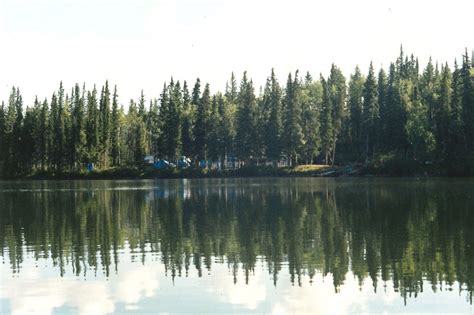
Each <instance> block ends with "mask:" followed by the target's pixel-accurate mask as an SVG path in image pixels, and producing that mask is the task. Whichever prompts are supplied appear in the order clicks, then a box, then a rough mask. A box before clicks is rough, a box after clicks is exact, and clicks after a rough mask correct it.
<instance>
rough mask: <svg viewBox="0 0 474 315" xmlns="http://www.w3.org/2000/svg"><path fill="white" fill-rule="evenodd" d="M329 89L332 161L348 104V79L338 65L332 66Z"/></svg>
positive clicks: (328, 82)
mask: <svg viewBox="0 0 474 315" xmlns="http://www.w3.org/2000/svg"><path fill="white" fill-rule="evenodd" d="M327 84H328V89H329V98H330V100H331V103H330V104H331V106H332V111H331V112H332V128H333V133H334V134H333V139H332V148H331V153H332V157H331V161H332V163H334V162H335V160H336V144H337V141H338V138H339V135H340V133H341V131H342V122H343V121H344V118H345V116H346V111H345V104H346V93H347V91H346V79H345V77H344V75H343V74H342V72H341V70H340V69H339V68H338V67H336V65H334V64H333V65H332V66H331V72H330V75H329V78H328V80H327Z"/></svg>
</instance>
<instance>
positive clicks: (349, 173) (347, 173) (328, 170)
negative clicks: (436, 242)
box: [0, 165, 472, 181]
mask: <svg viewBox="0 0 474 315" xmlns="http://www.w3.org/2000/svg"><path fill="white" fill-rule="evenodd" d="M469 176H472V174H470V173H469V172H467V173H465V174H449V173H448V172H446V171H444V172H443V171H441V169H440V168H438V167H436V168H434V167H420V168H417V169H402V170H400V169H389V170H387V169H375V168H372V167H366V166H360V165H359V166H354V165H345V166H329V165H299V166H296V167H273V166H247V167H241V168H238V169H223V170H217V169H200V168H183V169H177V168H173V169H162V170H156V169H152V168H150V167H143V168H137V167H129V168H128V167H121V168H109V169H105V170H99V171H92V172H85V171H67V172H61V173H57V172H50V171H43V172H37V173H34V174H31V175H26V176H16V177H5V178H4V177H0V179H1V180H7V181H8V180H103V179H109V180H112V179H116V180H121V179H174V178H189V179H191V178H237V177H275V178H276V177H469Z"/></svg>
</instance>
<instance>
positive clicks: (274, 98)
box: [263, 69, 283, 162]
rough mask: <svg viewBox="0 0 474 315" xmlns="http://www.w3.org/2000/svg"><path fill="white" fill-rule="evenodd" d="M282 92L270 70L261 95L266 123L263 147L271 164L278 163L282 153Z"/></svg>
mask: <svg viewBox="0 0 474 315" xmlns="http://www.w3.org/2000/svg"><path fill="white" fill-rule="evenodd" d="M281 97H282V91H281V87H280V85H279V83H278V81H277V78H276V76H275V72H274V70H273V69H272V72H271V75H270V77H269V78H268V80H267V85H266V87H265V92H264V95H263V99H264V103H265V108H266V111H267V112H268V113H267V115H266V116H267V121H266V125H265V129H264V145H265V152H266V157H267V158H268V159H270V160H271V161H273V162H276V161H279V160H280V157H281V153H282V145H281V137H282V133H283V121H282V103H281Z"/></svg>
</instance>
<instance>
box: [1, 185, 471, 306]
mask: <svg viewBox="0 0 474 315" xmlns="http://www.w3.org/2000/svg"><path fill="white" fill-rule="evenodd" d="M473 198H474V180H472V179H414V178H399V179H380V178H258V179H196V180H186V179H180V180H137V181H129V180H127V181H125V180H124V181H18V182H6V181H0V241H1V245H2V246H1V259H2V264H1V266H0V313H2V314H27V313H29V312H36V313H39V314H129V313H140V314H157V313H162V314H173V313H193V314H194V313H197V314H208V313H215V314H222V313H247V314H248V313H250V314H253V313H258V314H261V313H271V314H346V313H384V312H385V313H443V314H444V313H456V314H473V313H474V308H473V305H472V302H473V285H474V199H473Z"/></svg>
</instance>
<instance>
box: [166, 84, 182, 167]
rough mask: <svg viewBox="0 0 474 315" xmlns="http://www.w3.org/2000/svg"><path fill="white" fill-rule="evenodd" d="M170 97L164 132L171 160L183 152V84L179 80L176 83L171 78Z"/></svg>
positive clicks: (167, 151) (167, 153)
mask: <svg viewBox="0 0 474 315" xmlns="http://www.w3.org/2000/svg"><path fill="white" fill-rule="evenodd" d="M168 89H169V92H168V95H169V98H168V103H167V106H168V109H167V115H166V116H165V117H164V124H163V132H164V137H165V143H166V145H165V154H166V156H167V157H168V158H169V159H171V160H176V159H177V158H178V157H179V155H180V153H181V119H180V116H181V113H180V112H181V102H182V95H181V86H180V84H179V81H178V82H177V83H176V84H174V82H173V79H171V82H170V85H169V86H168Z"/></svg>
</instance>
